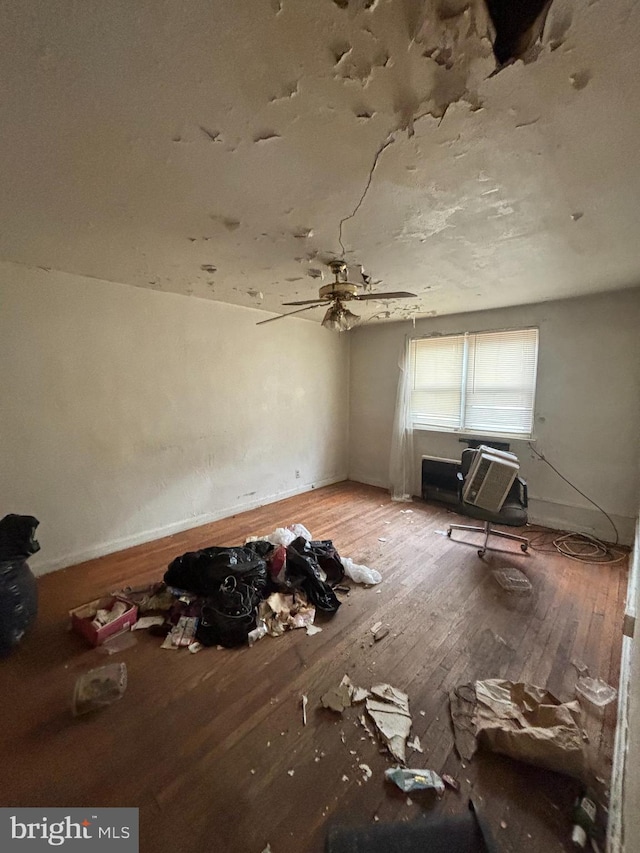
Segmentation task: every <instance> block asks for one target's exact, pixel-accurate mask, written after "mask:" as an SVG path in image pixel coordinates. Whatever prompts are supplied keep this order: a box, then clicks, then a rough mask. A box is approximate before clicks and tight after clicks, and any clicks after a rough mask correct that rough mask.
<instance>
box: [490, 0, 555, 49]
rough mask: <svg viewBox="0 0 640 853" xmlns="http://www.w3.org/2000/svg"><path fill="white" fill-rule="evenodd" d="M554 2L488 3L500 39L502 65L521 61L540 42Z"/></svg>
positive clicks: (497, 40)
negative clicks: (514, 60)
mask: <svg viewBox="0 0 640 853" xmlns="http://www.w3.org/2000/svg"><path fill="white" fill-rule="evenodd" d="M551 2H552V0H485V3H486V5H487V9H488V10H489V14H490V15H491V20H492V21H493V26H494V27H495V29H496V37H495V41H494V43H493V52H494V54H495V57H496V59H497V60H498V62H499V63H500V65H504V64H505V62H509V61H510V60H512V59H518V58H520V57H521V56H522V55H523V54H524V53H525V52H526V51H527V50H528V48H529V47H530V46H531V45H532V44H533V42H535V40H536V39H537V38H538V36H539V34H540V31H541V29H542V26H543V24H544V19H545V17H546V14H547V12H548V11H549V7H550V6H551Z"/></svg>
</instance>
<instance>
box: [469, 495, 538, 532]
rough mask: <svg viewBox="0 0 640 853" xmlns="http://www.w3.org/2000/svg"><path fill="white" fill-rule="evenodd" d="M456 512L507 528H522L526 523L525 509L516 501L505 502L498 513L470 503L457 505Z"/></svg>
mask: <svg viewBox="0 0 640 853" xmlns="http://www.w3.org/2000/svg"><path fill="white" fill-rule="evenodd" d="M458 512H460V513H461V515H466V516H469V518H477V519H478V520H479V521H490V522H492V523H493V524H504V525H506V526H507V527H524V525H525V524H526V523H527V509H526V507H523V506H522V504H520V503H518V502H516V501H507V502H506V503H504V504H503V505H502V509H501V510H500V512H493V511H492V510H489V509H482V507H479V506H474V505H473V504H470V503H466V502H464V503H461V504H458Z"/></svg>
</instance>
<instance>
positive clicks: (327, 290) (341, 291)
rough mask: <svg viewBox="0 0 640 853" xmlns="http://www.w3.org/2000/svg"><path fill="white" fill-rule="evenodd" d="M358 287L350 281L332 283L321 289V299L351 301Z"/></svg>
mask: <svg viewBox="0 0 640 853" xmlns="http://www.w3.org/2000/svg"><path fill="white" fill-rule="evenodd" d="M357 292H358V287H357V285H355V284H351V283H350V282H348V281H332V282H331V284H325V285H324V286H323V287H321V288H320V299H351V298H352V297H353V296H355V295H356V294H357Z"/></svg>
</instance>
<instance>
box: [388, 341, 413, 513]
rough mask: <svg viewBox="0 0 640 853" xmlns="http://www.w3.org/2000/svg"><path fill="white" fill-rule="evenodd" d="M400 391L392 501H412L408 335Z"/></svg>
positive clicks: (391, 465) (393, 445)
mask: <svg viewBox="0 0 640 853" xmlns="http://www.w3.org/2000/svg"><path fill="white" fill-rule="evenodd" d="M398 368H399V370H398V390H397V393H396V411H395V416H394V419H393V435H392V438H391V457H390V459H389V481H390V483H391V488H390V492H391V499H392V500H394V501H410V500H412V495H413V492H414V483H415V472H414V470H413V469H414V467H415V463H414V458H413V423H412V420H411V338H410V337H408V336H407V338H406V340H405V342H404V346H403V348H402V352H401V353H400V359H399V361H398Z"/></svg>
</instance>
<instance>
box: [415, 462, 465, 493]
mask: <svg viewBox="0 0 640 853" xmlns="http://www.w3.org/2000/svg"><path fill="white" fill-rule="evenodd" d="M459 470H460V463H459V462H457V461H456V460H455V459H443V458H438V457H436V456H423V457H422V482H421V489H420V493H421V495H422V499H423V500H425V501H438V502H439V503H443V504H449V505H451V504H456V503H458V471H459Z"/></svg>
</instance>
